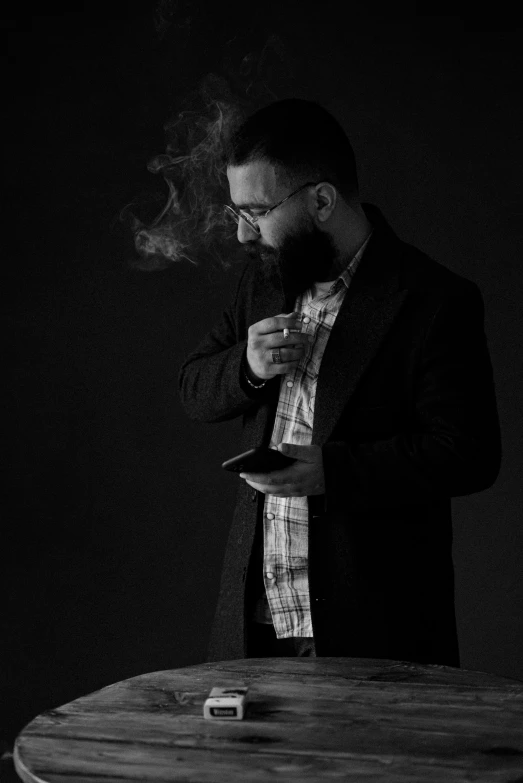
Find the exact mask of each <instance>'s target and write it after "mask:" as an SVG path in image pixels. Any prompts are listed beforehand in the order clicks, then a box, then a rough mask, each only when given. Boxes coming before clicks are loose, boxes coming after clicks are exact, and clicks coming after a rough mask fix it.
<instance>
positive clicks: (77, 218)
mask: <svg viewBox="0 0 523 783" xmlns="http://www.w3.org/2000/svg"><path fill="white" fill-rule="evenodd" d="M282 5H283V4H282ZM318 6H319V7H318V10H316V11H314V10H310V11H309V10H307V9H306V7H305V6H299V10H298V11H295V10H294V8H292V10H291V9H289V12H288V13H287V14H285V13H284V12H282V11H280V13H279V14H277V13H276V12H275V11H271V8H270V6H268V5H267V4H266V3H263V4H258V6H257V7H254V8H253V4H248V5H247V6H242V7H241V8H239V9H236V10H234V9H233V7H231V6H230V5H229V4H209V5H208V6H203V5H200V6H198V5H196V6H191V5H190V4H188V3H187V4H185V3H184V2H178V3H169V2H168V0H165V2H163V3H161V4H160V5H159V6H156V25H155V24H154V11H155V4H153V3H143V4H142V5H141V6H136V5H134V6H133V9H134V10H133V11H132V12H131V11H130V10H129V7H128V8H127V9H125V8H122V9H117V8H116V6H111V7H110V9H111V10H110V11H108V10H107V6H101V4H100V5H99V6H97V5H96V3H95V4H89V7H88V8H87V7H86V9H85V10H78V11H75V12H74V13H66V12H65V11H64V10H63V9H61V8H59V7H53V6H50V5H47V6H46V7H45V10H42V12H41V13H40V14H38V15H36V14H34V15H33V16H30V15H29V14H27V13H26V14H25V15H24V14H22V13H20V14H18V15H17V14H16V13H13V14H12V15H11V16H9V15H7V16H5V17H4V19H3V22H2V27H3V32H4V33H5V34H6V36H7V38H8V45H9V48H8V50H7V52H8V54H7V55H6V60H5V67H4V68H3V77H4V79H5V83H4V87H3V95H4V100H5V106H6V108H7V111H6V115H5V116H6V120H5V122H4V131H5V133H6V139H5V141H4V143H3V145H2V149H3V154H4V162H3V172H4V175H5V178H4V183H5V184H4V187H3V197H4V198H3V202H4V206H3V214H4V218H5V225H4V231H3V237H2V243H3V247H4V253H5V255H4V274H5V277H4V280H5V283H4V285H3V293H4V299H5V311H6V313H7V325H6V328H5V329H4V330H3V334H4V338H5V341H6V345H5V360H4V366H5V367H6V368H8V380H9V383H8V385H7V388H8V394H7V404H6V406H5V410H6V422H7V431H8V438H7V454H8V465H9V477H8V489H7V494H6V503H5V509H6V514H5V517H4V525H3V533H2V563H3V566H4V568H3V575H4V577H5V586H4V587H3V588H2V598H1V600H2V624H3V625H4V628H3V634H4V640H3V641H2V651H3V653H4V654H5V653H6V652H7V661H6V662H5V663H2V666H1V677H2V680H3V681H2V685H1V687H2V694H1V697H0V701H1V703H2V708H3V710H4V712H5V714H6V718H7V728H5V729H4V730H3V732H5V734H6V736H11V735H12V734H13V733H14V732H16V731H18V730H20V728H21V727H22V725H23V724H24V723H25V722H26V721H28V720H30V719H31V718H32V717H33V716H34V715H35V714H37V713H38V712H40V711H42V710H43V709H46V708H49V707H51V706H55V705H57V704H60V703H63V702H65V701H67V700H70V699H72V698H75V697H77V696H80V695H82V694H85V693H87V692H89V691H91V690H94V689H95V688H99V687H102V686H103V685H107V684H109V683H111V682H114V681H116V680H120V679H123V678H125V677H129V676H132V675H135V674H139V673H142V672H145V671H153V670H156V669H164V668H174V667H178V666H183V665H188V664H193V663H198V662H201V661H202V660H204V655H205V645H206V642H207V636H208V630H209V623H210V620H211V617H212V612H213V609H214V603H215V600H216V597H217V587H218V577H219V571H220V564H221V556H222V553H223V547H224V544H225V536H226V533H227V526H228V522H229V519H230V515H231V510H232V506H233V502H234V492H235V486H236V481H237V479H236V478H235V477H234V476H230V475H225V474H224V473H223V471H221V469H220V467H219V466H220V463H221V462H222V461H223V460H224V459H225V458H227V457H229V456H232V455H233V454H235V453H236V452H237V446H236V440H237V432H238V424H237V423H232V424H220V425H210V426H208V425H199V424H196V423H192V422H190V421H189V420H188V419H187V418H186V416H185V414H184V412H183V410H182V408H181V405H180V402H179V399H178V392H177V373H178V369H179V365H180V363H181V361H182V359H183V357H184V355H185V354H186V353H187V352H188V351H189V350H190V349H191V348H192V347H193V346H194V345H195V344H196V342H197V341H198V339H199V338H200V337H201V335H202V334H203V333H204V332H205V331H206V330H207V329H208V327H209V326H210V325H211V324H212V323H213V321H214V320H215V319H216V317H217V316H218V314H219V312H220V310H221V308H222V306H223V304H224V303H225V301H226V300H227V297H228V296H229V294H230V292H231V289H232V288H233V285H234V281H235V278H236V275H237V271H238V267H237V266H236V265H234V264H233V265H232V266H231V268H230V269H229V270H228V271H226V270H224V269H221V268H220V266H219V265H216V264H215V265H210V264H209V263H202V264H200V265H199V266H198V267H197V266H193V265H191V264H189V263H188V262H182V263H179V264H177V265H174V266H172V267H170V268H168V269H165V270H163V271H158V272H150V273H148V272H143V271H137V270H133V269H132V268H131V267H130V266H129V263H128V261H129V259H130V258H132V256H133V252H132V247H131V242H130V240H129V236H128V234H126V232H125V230H123V229H122V225H121V224H120V222H119V220H118V215H119V213H120V211H121V209H122V208H123V207H124V206H125V205H126V204H128V203H129V202H131V201H132V200H133V199H135V198H136V196H137V194H139V193H141V192H143V191H144V190H148V189H152V190H153V191H154V190H155V189H156V192H158V189H159V192H160V195H162V196H163V195H165V192H164V191H162V188H161V183H159V182H157V180H156V179H155V177H154V176H153V175H151V174H149V173H148V172H147V170H146V164H147V161H148V160H149V158H150V157H151V156H152V155H155V154H157V153H161V152H163V150H164V149H165V136H164V132H163V125H164V123H165V122H166V121H167V120H168V119H169V118H170V117H171V116H172V114H173V113H176V112H177V111H179V110H180V108H183V105H184V101H185V100H186V99H187V96H188V95H190V94H192V92H193V91H194V90H195V89H196V88H197V85H198V84H199V82H200V80H201V79H202V78H203V77H205V76H206V75H207V74H208V73H209V72H213V73H218V74H222V75H223V76H225V77H226V78H227V79H233V78H234V72H235V68H236V69H237V73H238V74H239V75H240V76H241V73H242V68H243V71H245V68H246V66H245V57H246V56H247V55H248V56H249V57H251V60H252V58H253V57H254V61H256V57H258V56H259V53H260V51H262V50H263V47H264V46H266V44H267V41H268V40H271V41H272V44H271V45H272V46H273V49H274V52H273V54H272V55H271V57H272V59H271V58H269V59H270V63H269V66H270V67H269V70H268V72H265V73H264V74H262V75H259V79H261V81H262V82H263V85H262V86H263V89H265V86H267V85H269V86H270V89H271V90H272V93H273V95H274V97H275V98H284V97H287V96H289V95H293V94H294V95H298V96H300V97H308V98H312V99H315V100H318V101H320V102H321V103H323V104H324V105H325V106H326V107H327V108H328V109H330V110H331V111H332V112H333V113H334V114H335V115H336V116H337V117H338V119H339V120H340V121H341V122H342V124H343V125H344V127H345V128H346V130H347V132H348V134H349V136H350V138H351V140H352V142H353V146H354V148H355V152H356V156H357V160H358V163H359V173H360V180H361V191H362V198H363V200H366V201H371V202H373V203H375V204H377V205H378V206H379V207H380V208H381V209H382V211H383V212H384V214H385V216H386V217H387V219H388V220H389V222H390V223H391V225H392V227H393V228H394V229H395V230H396V232H397V233H398V234H399V236H400V237H401V238H403V239H405V240H407V241H410V242H412V243H413V244H415V245H417V246H418V247H420V248H421V249H423V250H424V251H426V252H428V253H429V254H430V255H432V256H433V257H434V258H436V259H437V260H439V261H440V262H442V263H443V264H445V265H446V266H448V267H450V268H451V269H453V270H455V271H456V272H458V273H460V274H462V275H464V276H466V277H468V278H469V279H472V280H474V281H476V282H477V283H478V284H479V286H480V288H481V290H482V292H483V295H484V299H485V305H486V331H487V336H488V340H489V345H490V350H491V355H492V361H493V365H494V373H495V378H496V385H497V394H498V403H499V412H500V418H501V426H502V436H503V446H504V459H503V466H502V470H501V474H500V476H499V479H498V481H497V482H496V484H495V486H494V487H493V488H491V489H490V490H488V491H486V492H482V493H480V494H477V495H474V496H471V497H465V498H459V499H456V500H455V501H454V504H453V505H454V521H455V548H454V550H455V564H456V603H457V612H458V624H459V635H460V644H461V652H462V666H463V667H465V668H469V669H478V670H484V671H488V672H492V673H495V674H499V675H505V676H509V677H515V678H520V679H523V634H522V626H523V623H522V610H523V579H522V574H523V569H522V566H521V556H522V533H521V530H522V524H521V523H522V516H523V514H522V507H523V504H522V500H523V499H522V496H521V483H522V482H521V476H522V470H523V455H522V446H521V443H522V437H521V420H522V405H521V399H522V397H523V388H522V370H521V343H522V340H521V320H522V316H521V312H522V307H521V302H522V293H523V291H522V289H523V285H522V273H521V244H520V239H521V199H520V195H521V180H522V166H521V164H522V152H521V110H520V104H521V95H520V84H521V75H522V68H521V43H520V40H521V33H522V30H521V29H517V28H514V25H513V24H512V23H511V22H510V20H505V22H501V23H500V22H498V24H497V25H496V23H495V22H492V20H488V21H485V22H482V20H481V19H478V18H474V19H470V18H468V17H457V16H421V15H417V14H414V13H411V14H407V13H406V14H405V15H403V16H396V17H395V18H394V19H393V18H388V17H386V16H380V15H376V16H374V17H367V16H363V15H356V16H354V15H353V16H351V18H348V17H347V16H346V15H342V14H341V13H340V11H338V10H337V9H336V6H328V5H325V4H318ZM340 7H343V9H344V10H345V11H346V10H347V6H346V4H343V6H340ZM246 8H248V12H247V11H246ZM158 9H159V10H158ZM231 9H232V10H231ZM242 9H243V10H242ZM498 18H499V17H498ZM271 36H272V37H271ZM275 41H276V44H275V43H274V42H275ZM252 53H254V54H252ZM257 53H258V54H257ZM251 55H252V56H251ZM242 62H243V65H242ZM231 68H232V70H231ZM252 73H253V71H252V68H251V76H252ZM242 78H243V77H242ZM249 78H250V77H249ZM256 78H258V77H256ZM240 82H241V79H240ZM240 87H241V84H240Z"/></svg>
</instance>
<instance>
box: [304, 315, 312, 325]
mask: <svg viewBox="0 0 523 783" xmlns="http://www.w3.org/2000/svg"><path fill="white" fill-rule="evenodd" d="M310 320H311V319H310V318H309V316H308V315H306V316H305V318H304V319H303V323H304V324H308V323H310Z"/></svg>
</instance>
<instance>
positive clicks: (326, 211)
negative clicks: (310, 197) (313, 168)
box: [314, 182, 338, 223]
mask: <svg viewBox="0 0 523 783" xmlns="http://www.w3.org/2000/svg"><path fill="white" fill-rule="evenodd" d="M314 199H315V202H314V210H315V215H316V217H317V218H318V220H319V221H321V222H322V223H324V222H325V221H326V220H328V219H329V218H330V216H331V215H332V213H333V212H334V209H335V207H336V204H337V202H338V191H337V190H336V188H335V187H334V185H331V183H330V182H320V183H318V185H317V186H316V190H315V193H314Z"/></svg>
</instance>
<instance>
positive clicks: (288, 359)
mask: <svg viewBox="0 0 523 783" xmlns="http://www.w3.org/2000/svg"><path fill="white" fill-rule="evenodd" d="M277 350H278V352H279V355H280V359H281V362H274V359H273V357H272V352H273V351H274V352H276V351H277ZM302 358H303V347H301V346H300V347H297V348H293V347H292V346H288V347H285V348H279V347H277V348H273V349H272V350H271V351H270V352H269V361H270V362H272V363H273V364H276V365H278V366H280V367H284V370H283V372H288V371H289V366H288V365H289V364H296V363H297V362H299V361H300V360H301V359H302Z"/></svg>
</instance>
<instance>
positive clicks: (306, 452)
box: [240, 443, 325, 498]
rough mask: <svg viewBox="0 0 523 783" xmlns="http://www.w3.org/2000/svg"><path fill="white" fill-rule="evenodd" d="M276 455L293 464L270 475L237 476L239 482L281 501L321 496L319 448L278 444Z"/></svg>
mask: <svg viewBox="0 0 523 783" xmlns="http://www.w3.org/2000/svg"><path fill="white" fill-rule="evenodd" d="M278 451H281V453H282V454H285V455H287V456H288V457H292V458H293V459H295V460H296V462H294V463H293V464H292V465H289V467H288V468H284V469H283V470H274V471H271V473H240V478H243V479H245V481H246V482H247V484H249V485H250V486H251V487H253V488H254V489H257V490H258V491H259V492H263V493H264V494H265V495H276V496H277V497H280V498H288V497H293V498H299V497H304V496H307V495H323V493H324V492H325V476H324V474H323V455H322V451H321V446H297V445H295V444H294V443H280V444H279V446H278Z"/></svg>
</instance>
